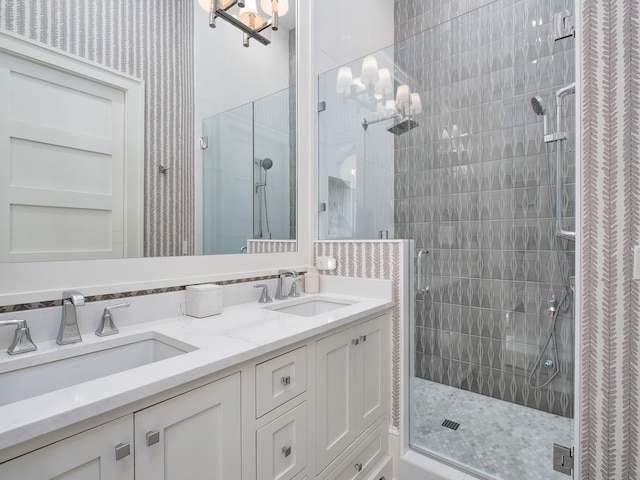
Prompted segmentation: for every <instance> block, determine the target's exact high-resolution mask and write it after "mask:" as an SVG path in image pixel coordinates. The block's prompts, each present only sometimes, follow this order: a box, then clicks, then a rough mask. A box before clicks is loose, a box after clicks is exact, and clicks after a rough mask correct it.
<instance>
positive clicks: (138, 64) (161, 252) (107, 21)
mask: <svg viewBox="0 0 640 480" xmlns="http://www.w3.org/2000/svg"><path fill="white" fill-rule="evenodd" d="M292 4H293V5H292ZM290 5H292V7H293V8H290V10H289V13H288V14H287V15H286V16H285V17H283V18H281V19H280V30H279V31H276V32H273V34H272V35H271V40H272V43H271V45H269V46H263V45H261V44H259V43H257V42H252V43H251V46H250V48H245V47H243V46H242V32H240V31H239V30H237V29H236V28H234V27H232V26H231V25H227V24H225V22H218V27H217V28H215V29H211V28H210V27H209V24H208V13H207V12H205V11H204V10H202V9H201V8H200V7H199V5H198V1H197V0H156V1H154V2H138V1H135V0H92V1H91V2H77V1H73V0H54V1H51V2H42V1H38V0H26V1H24V2H2V3H1V4H0V31H3V32H7V33H9V34H13V35H17V36H19V37H24V38H25V39H28V40H33V41H36V42H38V43H41V44H44V45H46V46H48V47H51V48H53V49H57V50H61V51H63V52H66V53H69V54H72V55H74V56H77V57H80V58H82V59H85V60H88V61H89V62H93V63H95V64H98V65H100V66H104V67H107V68H109V69H113V70H115V71H118V72H122V73H124V74H126V75H129V76H131V77H134V78H137V79H141V80H142V81H143V82H144V91H145V93H144V113H143V115H144V119H145V120H144V139H143V142H144V155H143V158H139V159H137V160H138V161H139V162H141V163H142V164H143V167H142V168H143V171H144V173H143V175H142V176H143V179H144V180H143V183H144V185H143V186H142V187H141V189H142V195H141V198H143V200H142V203H143V207H142V210H143V218H144V220H143V221H142V222H135V223H136V224H135V225H130V224H129V225H128V227H129V228H130V229H132V230H133V229H139V230H140V231H141V232H143V233H142V234H141V235H140V237H141V239H142V240H141V241H140V247H139V248H138V249H137V252H136V249H131V252H132V253H127V252H123V254H122V256H124V257H132V256H140V255H141V254H142V255H144V256H175V255H193V254H196V253H197V254H202V253H214V252H215V248H211V249H209V251H205V248H204V245H205V241H204V233H205V232H204V222H203V215H204V210H205V209H204V191H203V188H202V186H203V182H204V177H205V174H204V165H203V158H204V154H205V151H204V150H201V149H200V148H199V141H200V137H203V136H205V134H204V133H203V127H204V119H205V118H207V117H211V116H213V115H218V114H220V113H222V112H224V111H227V110H231V109H233V108H236V107H238V106H241V105H245V104H247V103H251V102H254V101H258V100H259V99H261V98H264V97H266V96H268V95H271V94H273V93H274V92H279V91H281V90H283V89H288V88H291V89H292V90H295V87H294V84H295V78H296V75H295V28H294V27H295V17H296V15H295V1H290ZM275 58H279V60H277V61H276V60H275ZM265 62H266V64H265ZM0 69H4V67H3V66H2V65H0ZM211 92H215V93H214V94H212V93H211ZM221 99H222V100H221ZM4 104H5V105H7V103H4ZM289 107H290V108H289V113H288V115H285V116H286V119H287V121H288V122H290V124H291V125H293V124H294V121H295V94H294V95H293V96H292V97H291V99H290V102H289ZM63 111H64V110H63ZM124 131H125V134H126V129H125V130H124ZM3 135H5V136H10V134H8V133H7V132H6V131H5V132H4V133H3ZM290 138H291V139H292V140H291V145H290V148H289V151H288V158H283V159H282V160H281V164H282V165H285V164H287V162H288V163H289V164H290V166H291V165H292V166H293V167H294V168H293V169H292V170H291V171H290V172H289V175H290V178H293V179H294V178H295V128H291V130H290ZM256 155H258V152H255V154H253V153H252V155H251V157H250V158H249V159H247V161H248V162H249V164H250V165H253V162H254V160H255V158H254V157H255V156H256ZM283 156H286V155H283ZM236 160H237V161H240V160H239V159H236ZM274 163H275V162H274ZM274 168H275V167H274ZM92 173H93V172H89V175H91V174H92ZM259 173H262V172H258V171H256V172H255V174H256V175H257V174H259ZM272 173H275V172H272V171H270V172H269V179H268V181H269V182H271V179H272ZM94 175H95V176H98V175H101V174H100V173H98V171H96V172H95V174H94ZM273 177H274V178H273V180H275V175H273ZM220 181H221V182H226V180H225V179H220ZM256 182H258V180H257V179H253V180H252V182H251V183H252V184H255V183H256ZM295 184H296V182H295V181H290V182H289V184H288V185H286V186H285V185H284V184H283V185H282V188H286V189H288V191H289V195H290V197H291V198H293V199H295V198H296V194H295ZM277 188H278V189H280V188H281V187H280V186H278V187H277ZM274 189H275V184H274ZM254 190H255V185H253V186H252V185H250V186H249V188H248V189H247V192H246V195H247V198H249V199H250V200H249V201H251V202H256V201H257V196H256V195H255V194H254ZM267 193H269V192H267ZM267 200H268V202H269V203H268V207H271V202H272V201H271V200H270V199H269V197H267ZM273 202H274V207H273V208H274V209H275V208H276V207H275V202H276V201H275V200H273ZM225 203H226V208H227V209H228V211H229V212H230V213H231V214H233V212H234V208H235V207H234V204H233V203H231V202H225ZM2 208H4V207H2ZM288 208H289V230H290V231H289V235H288V236H287V235H284V237H286V239H287V240H289V239H291V240H293V239H295V213H294V214H293V215H292V214H291V212H290V211H291V210H295V200H294V201H290V202H289V207H288ZM254 210H255V209H254ZM270 215H273V216H275V215H276V213H275V210H274V212H273V213H272V214H271V213H270ZM239 217H240V216H234V215H230V217H229V218H230V219H232V221H234V222H236V223H237V222H238V219H239ZM283 217H284V215H283ZM274 218H275V217H274ZM291 220H293V221H291ZM52 223H55V222H52ZM254 223H255V219H254V218H250V219H249V221H248V225H249V227H248V228H249V231H252V230H253V225H254ZM125 225H127V221H125ZM6 227H7V225H3V228H6ZM233 227H234V226H233V225H231V224H230V225H223V224H220V228H221V229H223V230H227V229H228V230H231V229H232V228H233ZM292 232H293V234H292ZM42 237H43V238H46V237H47V235H42ZM50 237H51V238H53V236H50ZM252 238H255V235H254V234H253V232H252V234H251V236H249V237H248V239H252ZM272 238H274V237H273V236H272ZM246 243H248V242H246V241H245V244H246ZM294 244H295V241H294ZM56 248H57V249H61V250H64V248H65V247H64V246H62V247H60V246H59V245H56ZM125 250H126V249H125ZM256 251H257V249H256ZM225 253H240V246H238V248H237V249H235V251H233V252H230V251H229V252H226V251H225ZM104 257H109V258H113V257H112V256H111V255H108V256H107V255H105V256H104ZM65 258H74V257H69V256H68V252H67V253H66V254H65V255H63V256H59V257H56V256H55V255H54V256H51V257H48V258H47V257H44V258H38V259H39V260H56V259H65ZM78 258H87V257H86V256H84V257H83V256H81V257H78Z"/></svg>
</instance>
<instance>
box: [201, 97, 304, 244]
mask: <svg viewBox="0 0 640 480" xmlns="http://www.w3.org/2000/svg"><path fill="white" fill-rule="evenodd" d="M292 95H295V92H294V91H293V88H287V89H285V90H282V91H280V92H277V93H275V94H273V95H269V96H268V97H265V98H261V99H259V100H256V101H254V102H251V103H248V104H245V105H241V106H239V107H236V108H233V109H231V110H228V111H226V112H222V113H220V114H218V115H215V116H213V117H209V118H207V119H205V120H204V121H203V132H204V137H203V140H202V142H201V143H202V145H201V146H202V148H203V199H204V205H203V214H204V253H205V254H207V255H209V254H233V253H262V252H277V251H295V249H296V225H295V218H296V216H295V208H296V204H295V199H296V168H295V158H296V152H295V130H294V122H295V110H293V112H292V109H291V108H290V102H291V99H292Z"/></svg>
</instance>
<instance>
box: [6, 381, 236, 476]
mask: <svg viewBox="0 0 640 480" xmlns="http://www.w3.org/2000/svg"><path fill="white" fill-rule="evenodd" d="M240 426H241V419H240V373H235V374H233V375H230V376H228V377H225V378H222V379H220V380H216V381H214V382H212V383H209V384H206V385H204V386H202V387H199V388H196V389H194V390H190V391H188V392H186V393H183V394H182V395H178V396H176V397H173V398H171V399H169V400H165V401H163V402H160V403H158V404H156V405H153V406H151V407H148V408H145V409H143V410H139V411H137V412H135V413H133V414H129V415H127V416H124V417H121V418H119V419H117V420H113V421H111V422H109V423H107V424H104V425H101V426H99V427H95V428H92V429H90V430H87V431H85V432H82V433H80V434H78V435H74V436H72V437H69V438H66V439H64V440H61V441H59V442H56V443H53V444H51V445H49V446H47V447H44V448H42V449H39V450H35V451H33V452H31V453H28V454H26V455H24V456H21V457H18V458H16V459H14V460H11V461H9V462H6V463H3V464H2V465H0V478H1V479H2V480H27V479H28V480H49V479H52V478H55V479H56V480H93V479H95V480H104V479H113V480H116V479H117V480H133V479H134V478H135V479H136V480H151V479H153V480H161V479H169V480H181V479H184V478H192V479H204V478H206V479H210V480H228V479H231V478H233V479H240V478H241V474H240V472H241V467H242V461H241V438H240V431H241V429H240ZM134 431H135V438H134ZM134 459H135V460H134ZM134 464H135V475H134Z"/></svg>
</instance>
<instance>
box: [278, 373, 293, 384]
mask: <svg viewBox="0 0 640 480" xmlns="http://www.w3.org/2000/svg"><path fill="white" fill-rule="evenodd" d="M280 383H282V385H291V376H290V375H287V376H286V377H282V378H280Z"/></svg>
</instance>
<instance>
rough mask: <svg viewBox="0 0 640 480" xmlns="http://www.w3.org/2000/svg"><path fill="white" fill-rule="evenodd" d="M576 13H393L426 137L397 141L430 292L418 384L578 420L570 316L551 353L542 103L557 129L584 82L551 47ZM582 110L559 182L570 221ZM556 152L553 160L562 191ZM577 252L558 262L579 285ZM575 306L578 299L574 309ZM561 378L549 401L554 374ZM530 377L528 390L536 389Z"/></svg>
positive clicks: (419, 324) (570, 43) (468, 8)
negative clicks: (566, 17)
mask: <svg viewBox="0 0 640 480" xmlns="http://www.w3.org/2000/svg"><path fill="white" fill-rule="evenodd" d="M563 9H568V10H571V9H573V5H572V2H569V1H559V2H539V1H537V0H521V1H516V2H514V1H511V0H509V1H507V0H497V1H493V2H486V1H475V0H473V1H469V2H457V1H455V2H454V1H447V0H439V1H426V0H425V1H421V0H407V1H404V0H403V1H396V2H395V14H396V35H395V36H396V42H397V43H396V46H395V47H396V48H395V62H396V65H397V67H398V68H399V69H400V70H401V71H404V72H406V73H407V75H408V76H409V78H410V79H411V81H412V82H413V85H411V87H412V90H417V91H419V92H420V94H421V96H422V103H423V106H424V110H425V111H424V112H423V114H422V116H421V117H420V118H418V122H419V124H420V125H419V127H417V128H415V129H414V130H412V131H410V132H408V133H406V134H405V135H401V136H398V137H396V141H395V181H394V189H395V193H394V197H395V213H394V214H395V229H396V237H397V238H413V239H414V240H415V250H416V252H418V251H419V250H420V249H426V250H429V252H430V253H431V258H432V266H431V268H432V272H431V273H432V278H431V284H432V288H431V291H430V292H429V293H426V294H420V293H418V294H417V296H416V302H415V331H416V334H415V339H414V341H415V352H416V353H415V370H416V375H418V376H420V377H422V378H425V379H428V380H432V381H436V382H440V383H443V384H447V385H452V386H455V387H458V388H462V389H465V390H469V391H473V392H477V393H482V394H484V395H488V396H491V397H495V398H500V399H502V400H506V401H510V402H515V403H518V404H521V405H526V406H529V407H533V408H536V409H540V410H544V411H548V412H551V413H555V414H559V415H563V416H567V417H571V416H573V368H574V360H573V337H574V332H573V321H572V316H573V308H572V302H571V303H570V304H569V306H568V308H567V309H566V311H563V312H561V313H560V314H559V316H558V320H557V324H556V327H555V333H556V345H555V346H556V347H557V351H558V355H557V358H556V357H555V356H554V355H553V342H551V345H550V347H548V348H547V349H546V351H545V354H544V356H543V360H542V362H540V363H544V361H545V360H547V359H551V360H553V361H554V366H553V367H550V368H545V367H544V366H542V365H539V366H538V367H535V368H534V366H535V365H534V364H535V360H536V357H537V355H538V352H539V351H540V349H541V347H542V345H543V344H544V342H545V339H546V337H547V332H548V330H549V328H550V316H549V314H548V300H549V298H550V297H551V296H552V295H555V297H556V298H557V299H558V300H559V299H560V298H561V295H562V290H563V289H562V277H561V274H560V268H559V266H558V265H559V263H558V261H557V259H556V252H555V250H554V236H553V231H552V228H551V221H550V218H549V211H550V206H549V202H548V196H549V193H550V189H549V183H548V179H547V160H546V155H545V145H544V143H543V141H542V137H543V132H542V121H541V119H540V117H538V116H536V114H535V113H534V112H533V110H532V108H531V104H530V100H531V97H533V96H540V97H541V98H542V99H543V101H544V102H545V103H546V104H547V106H548V107H547V108H548V110H549V111H550V120H549V122H550V124H551V125H554V123H553V122H555V97H554V92H555V90H557V89H558V88H560V87H562V86H564V85H566V84H569V83H570V82H573V81H574V78H575V67H574V59H573V57H574V44H575V40H574V39H573V38H568V39H564V40H560V41H554V28H553V14H554V13H555V12H558V11H560V10H563ZM574 111H575V99H574V97H573V96H570V97H569V100H568V101H567V102H566V108H565V114H566V117H567V122H566V125H565V126H564V129H565V130H566V131H567V132H568V133H569V140H568V141H566V142H563V147H564V149H565V152H564V155H563V158H564V161H563V167H562V175H563V178H564V181H565V184H566V188H565V191H564V195H563V198H562V202H563V211H564V214H565V215H566V216H567V225H568V226H570V227H573V224H574V220H573V216H574V209H575V205H574V203H575V202H574V200H575V194H574V188H575V185H574V184H573V180H572V179H573V178H574V173H575V172H574V167H573V165H574V159H573V145H574V141H575V139H574V128H573V122H574V113H573V112H574ZM555 148H556V146H555V145H550V146H549V154H550V157H551V160H552V161H551V164H552V165H551V167H552V168H551V171H550V177H551V178H552V179H553V184H555V167H554V163H555ZM574 250H575V246H574V244H573V243H572V242H567V241H561V248H560V254H559V258H560V262H561V264H562V265H563V267H562V268H564V269H567V270H568V275H567V276H570V275H574V273H573V272H574V263H575V262H574ZM570 296H571V295H570ZM556 367H557V368H558V370H559V373H558V375H557V376H556V377H555V378H554V379H553V381H552V382H551V383H550V384H549V385H548V386H546V387H544V388H540V389H533V388H531V386H530V385H529V384H530V383H531V384H532V385H540V384H542V383H544V382H545V381H546V379H547V378H548V376H549V374H550V372H553V371H554V368H556ZM532 370H533V377H532V381H531V382H529V381H528V376H529V373H530V372H531V371H532Z"/></svg>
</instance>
